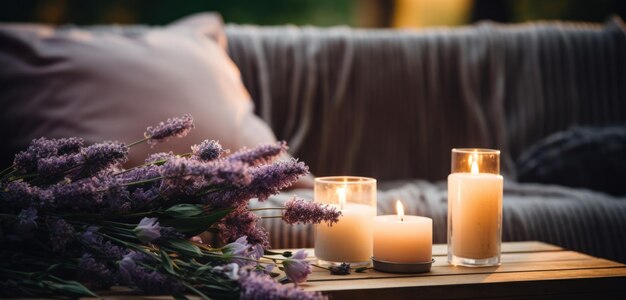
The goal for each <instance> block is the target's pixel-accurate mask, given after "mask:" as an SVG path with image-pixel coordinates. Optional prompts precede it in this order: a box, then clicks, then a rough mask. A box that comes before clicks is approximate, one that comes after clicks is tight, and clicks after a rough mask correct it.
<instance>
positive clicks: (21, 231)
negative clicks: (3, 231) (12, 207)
mask: <svg viewBox="0 0 626 300" xmlns="http://www.w3.org/2000/svg"><path fill="white" fill-rule="evenodd" d="M36 228H37V209H35V208H34V207H29V208H27V209H22V211H21V212H20V214H19V215H17V222H15V229H14V230H15V234H16V235H17V236H18V237H19V238H28V237H30V236H31V235H32V232H33V231H34V230H35V229H36Z"/></svg>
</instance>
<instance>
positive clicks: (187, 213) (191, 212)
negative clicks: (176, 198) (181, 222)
mask: <svg viewBox="0 0 626 300" xmlns="http://www.w3.org/2000/svg"><path fill="white" fill-rule="evenodd" d="M164 213H165V214H166V215H168V216H170V217H173V218H188V217H194V216H197V215H200V214H202V207H200V206H199V205H194V204H178V205H174V206H172V207H170V208H168V209H166V210H165V212H164Z"/></svg>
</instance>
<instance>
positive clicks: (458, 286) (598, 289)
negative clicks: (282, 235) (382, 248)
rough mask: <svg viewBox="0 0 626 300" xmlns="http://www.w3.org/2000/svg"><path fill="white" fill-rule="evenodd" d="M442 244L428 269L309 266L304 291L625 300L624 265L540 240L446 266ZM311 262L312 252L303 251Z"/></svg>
mask: <svg viewBox="0 0 626 300" xmlns="http://www.w3.org/2000/svg"><path fill="white" fill-rule="evenodd" d="M446 251H447V250H446V245H434V246H433V257H434V259H435V263H434V264H433V266H432V269H431V272H430V273H423V274H389V273H382V272H378V271H375V270H373V269H368V270H367V271H366V272H365V273H355V272H352V273H351V274H350V275H344V276H340V275H330V272H328V271H326V270H323V269H319V268H313V269H314V270H313V274H311V275H310V276H309V280H308V281H307V282H306V283H303V284H301V287H302V288H304V289H305V290H311V291H321V292H323V293H324V294H326V295H328V296H330V298H331V299H351V300H355V299H416V298H419V299H483V298H490V299H553V298H554V297H557V296H562V297H566V298H567V299H583V298H589V297H590V296H593V297H594V298H596V299H609V298H616V299H626V265H624V264H621V263H617V262H613V261H610V260H606V259H601V258H596V257H593V256H589V255H586V254H582V253H578V252H575V251H569V250H566V249H563V248H560V247H558V246H554V245H549V244H546V243H542V242H512V243H503V244H502V264H501V265H500V266H497V267H484V268H470V267H460V266H451V265H449V264H448V262H447V252H446ZM309 256H310V259H311V260H315V258H314V257H313V250H312V249H309Z"/></svg>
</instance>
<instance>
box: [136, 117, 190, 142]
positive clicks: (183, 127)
mask: <svg viewBox="0 0 626 300" xmlns="http://www.w3.org/2000/svg"><path fill="white" fill-rule="evenodd" d="M193 128H194V125H193V117H191V115H190V114H185V115H183V116H182V117H179V118H169V119H167V121H165V122H161V123H159V125H157V126H154V127H152V126H149V127H148V128H146V132H145V133H144V136H145V139H144V140H147V141H148V144H150V145H151V146H154V145H156V144H158V143H162V142H164V141H167V140H168V139H170V138H172V137H184V136H186V135H187V134H188V133H189V131H191V129H193ZM142 141H143V140H142ZM135 144H136V143H132V144H131V145H129V147H130V146H133V145H135Z"/></svg>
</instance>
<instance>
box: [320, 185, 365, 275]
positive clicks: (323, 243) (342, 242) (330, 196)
mask: <svg viewBox="0 0 626 300" xmlns="http://www.w3.org/2000/svg"><path fill="white" fill-rule="evenodd" d="M314 197H315V198H314V200H315V202H319V203H323V204H328V205H331V206H334V207H336V208H337V209H339V210H340V211H341V213H342V215H341V216H340V217H339V222H337V223H335V224H333V225H332V226H329V225H328V224H326V223H321V224H317V225H315V256H316V257H317V258H318V259H319V260H321V261H325V262H329V263H331V264H340V263H344V262H345V263H350V264H351V265H352V266H360V265H369V264H370V258H371V257H372V251H373V250H372V249H373V244H374V242H373V234H374V217H375V216H376V179H374V178H367V177H354V176H333V177H318V178H316V179H315V196H314Z"/></svg>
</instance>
